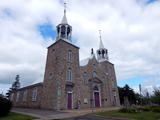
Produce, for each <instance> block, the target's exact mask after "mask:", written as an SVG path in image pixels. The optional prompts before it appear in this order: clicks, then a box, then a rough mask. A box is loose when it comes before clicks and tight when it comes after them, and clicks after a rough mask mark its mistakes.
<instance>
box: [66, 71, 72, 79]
mask: <svg viewBox="0 0 160 120" xmlns="http://www.w3.org/2000/svg"><path fill="white" fill-rule="evenodd" d="M67 80H68V81H72V70H71V68H69V69H68V70H67Z"/></svg>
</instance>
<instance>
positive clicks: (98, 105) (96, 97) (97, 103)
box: [94, 92, 100, 107]
mask: <svg viewBox="0 0 160 120" xmlns="http://www.w3.org/2000/svg"><path fill="white" fill-rule="evenodd" d="M94 100H95V107H100V98H99V92H94Z"/></svg>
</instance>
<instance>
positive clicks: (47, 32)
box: [38, 23, 57, 39]
mask: <svg viewBox="0 0 160 120" xmlns="http://www.w3.org/2000/svg"><path fill="white" fill-rule="evenodd" d="M54 28H55V26H52V24H51V23H43V24H41V25H38V31H39V32H40V34H41V35H42V36H43V38H44V39H48V38H51V39H52V38H55V37H56V34H57V33H56V31H55V29H54Z"/></svg>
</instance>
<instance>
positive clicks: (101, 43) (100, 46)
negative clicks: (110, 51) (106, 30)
mask: <svg viewBox="0 0 160 120" xmlns="http://www.w3.org/2000/svg"><path fill="white" fill-rule="evenodd" d="M99 39H100V43H99V48H100V49H101V48H104V45H103V42H102V37H101V30H99Z"/></svg>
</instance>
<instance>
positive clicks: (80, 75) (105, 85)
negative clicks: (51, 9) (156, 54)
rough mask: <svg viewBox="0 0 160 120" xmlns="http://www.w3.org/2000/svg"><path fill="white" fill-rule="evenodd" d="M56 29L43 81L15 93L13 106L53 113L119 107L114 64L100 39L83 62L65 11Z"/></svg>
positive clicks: (12, 97)
mask: <svg viewBox="0 0 160 120" xmlns="http://www.w3.org/2000/svg"><path fill="white" fill-rule="evenodd" d="M56 29H57V37H56V40H55V42H54V43H53V44H51V45H50V46H49V47H48V52H47V59H46V67H45V74H44V80H43V82H41V83H37V84H33V85H30V86H26V87H23V88H19V89H17V90H16V91H14V92H12V94H11V96H10V100H11V101H12V102H13V106H15V107H23V108H36V109H50V110H64V109H88V108H100V107H103V108H107V107H111V106H119V105H120V102H119V93H118V88H117V81H116V75H115V69H114V64H112V63H111V62H110V61H109V59H108V50H107V49H106V48H105V47H104V45H103V42H102V39H101V37H100V43H99V49H98V50H97V51H96V53H94V51H93V49H91V54H90V55H89V57H88V58H86V59H85V60H82V61H80V59H79V49H80V48H79V47H77V46H76V45H75V44H73V43H72V40H71V36H72V26H71V25H69V23H68V21H67V17H66V10H64V16H63V18H62V21H61V23H60V24H59V25H57V27H56Z"/></svg>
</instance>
